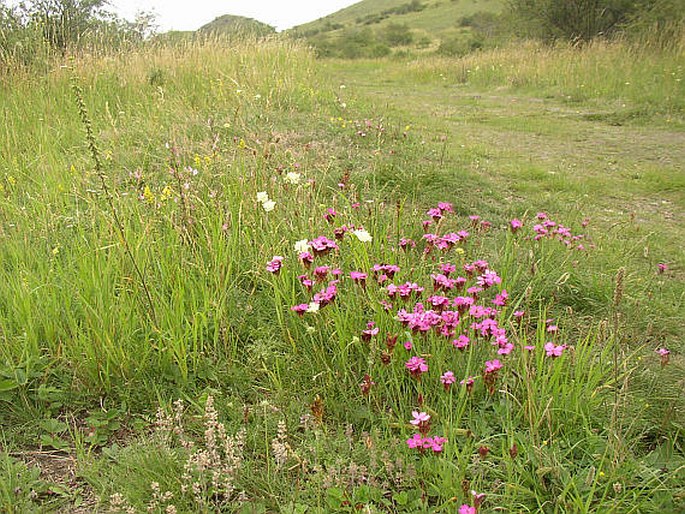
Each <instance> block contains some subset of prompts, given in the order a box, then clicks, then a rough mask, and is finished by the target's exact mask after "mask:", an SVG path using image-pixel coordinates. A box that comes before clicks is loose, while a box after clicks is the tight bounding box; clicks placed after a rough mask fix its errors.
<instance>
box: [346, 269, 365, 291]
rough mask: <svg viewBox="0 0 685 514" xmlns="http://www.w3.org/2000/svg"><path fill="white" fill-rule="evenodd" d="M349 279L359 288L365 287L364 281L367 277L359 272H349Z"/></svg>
mask: <svg viewBox="0 0 685 514" xmlns="http://www.w3.org/2000/svg"><path fill="white" fill-rule="evenodd" d="M350 278H351V279H352V281H353V282H356V283H358V284H359V285H360V286H362V287H364V286H366V279H367V278H368V275H367V274H366V273H362V272H361V271H350Z"/></svg>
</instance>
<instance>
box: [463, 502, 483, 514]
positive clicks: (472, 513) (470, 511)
mask: <svg viewBox="0 0 685 514" xmlns="http://www.w3.org/2000/svg"><path fill="white" fill-rule="evenodd" d="M477 512H478V511H476V508H475V507H471V506H470V505H466V504H464V505H462V506H461V507H459V514H477Z"/></svg>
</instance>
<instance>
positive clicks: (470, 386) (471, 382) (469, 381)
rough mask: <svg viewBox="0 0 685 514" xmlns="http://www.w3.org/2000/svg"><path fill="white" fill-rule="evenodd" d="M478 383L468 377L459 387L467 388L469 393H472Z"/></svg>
mask: <svg viewBox="0 0 685 514" xmlns="http://www.w3.org/2000/svg"><path fill="white" fill-rule="evenodd" d="M475 383H476V379H475V378H474V377H467V378H465V379H464V380H462V381H461V382H459V385H463V386H464V387H466V391H467V392H469V393H470V392H471V391H472V390H473V385H474V384H475Z"/></svg>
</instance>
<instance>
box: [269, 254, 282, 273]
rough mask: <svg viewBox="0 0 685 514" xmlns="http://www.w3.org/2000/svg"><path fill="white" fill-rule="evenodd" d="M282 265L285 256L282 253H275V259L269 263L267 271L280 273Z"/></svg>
mask: <svg viewBox="0 0 685 514" xmlns="http://www.w3.org/2000/svg"><path fill="white" fill-rule="evenodd" d="M281 266H283V257H281V256H280V255H274V256H273V259H271V260H270V261H269V262H268V263H267V265H266V271H269V272H271V273H273V274H278V272H279V271H281Z"/></svg>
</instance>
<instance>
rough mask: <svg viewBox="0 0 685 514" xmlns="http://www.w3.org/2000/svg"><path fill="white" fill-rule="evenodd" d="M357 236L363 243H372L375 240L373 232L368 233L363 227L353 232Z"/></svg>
mask: <svg viewBox="0 0 685 514" xmlns="http://www.w3.org/2000/svg"><path fill="white" fill-rule="evenodd" d="M352 233H353V234H354V235H355V236H357V239H359V240H360V241H361V242H362V243H370V242H371V241H373V237H371V234H369V233H368V231H366V230H365V229H363V228H358V229H357V230H355V231H354V232H352Z"/></svg>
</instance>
